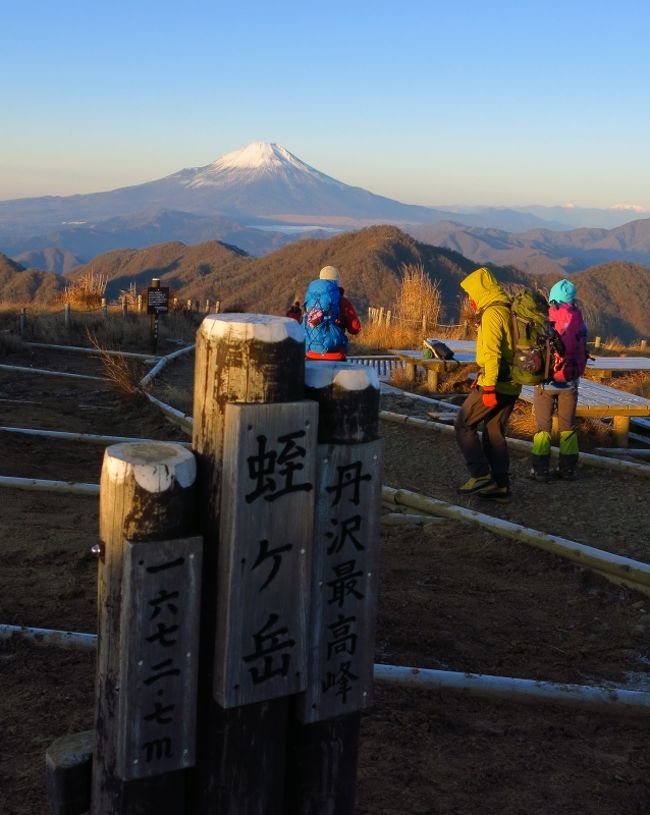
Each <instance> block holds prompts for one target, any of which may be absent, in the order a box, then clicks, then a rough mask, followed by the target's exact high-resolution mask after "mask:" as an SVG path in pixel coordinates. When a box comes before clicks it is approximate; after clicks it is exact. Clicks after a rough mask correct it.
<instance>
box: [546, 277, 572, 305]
mask: <svg viewBox="0 0 650 815" xmlns="http://www.w3.org/2000/svg"><path fill="white" fill-rule="evenodd" d="M575 299H576V287H575V286H574V285H573V283H572V282H571V281H570V280H567V279H566V278H565V279H564V280H559V281H558V282H557V283H556V284H555V285H554V286H553V288H552V289H551V291H550V292H549V295H548V301H549V303H552V302H556V303H573V301H574V300H575Z"/></svg>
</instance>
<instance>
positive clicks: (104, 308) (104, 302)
mask: <svg viewBox="0 0 650 815" xmlns="http://www.w3.org/2000/svg"><path fill="white" fill-rule="evenodd" d="M102 314H103V315H104V319H107V318H108V301H107V300H106V298H105V297H102Z"/></svg>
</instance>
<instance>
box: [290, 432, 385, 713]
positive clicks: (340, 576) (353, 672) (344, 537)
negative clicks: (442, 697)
mask: <svg viewBox="0 0 650 815" xmlns="http://www.w3.org/2000/svg"><path fill="white" fill-rule="evenodd" d="M381 449H382V442H381V441H379V440H377V441H374V442H368V443H367V444H355V445H345V446H344V445H319V446H318V453H317V458H318V471H317V478H316V483H317V487H318V504H317V508H316V524H315V532H314V563H313V566H312V606H311V615H310V629H311V630H310V641H311V644H312V648H311V652H310V663H309V667H308V672H309V684H308V687H307V690H306V692H305V693H304V695H303V697H302V700H301V701H302V703H301V704H299V705H298V708H297V709H298V715H299V718H300V719H301V721H303V722H317V721H322V720H323V719H331V718H333V717H335V716H341V715H343V714H346V713H354V712H356V711H359V710H363V709H364V708H366V707H369V706H370V704H371V703H372V674H373V665H374V649H375V616H376V606H377V544H378V535H379V514H380V507H381V486H382V484H381Z"/></svg>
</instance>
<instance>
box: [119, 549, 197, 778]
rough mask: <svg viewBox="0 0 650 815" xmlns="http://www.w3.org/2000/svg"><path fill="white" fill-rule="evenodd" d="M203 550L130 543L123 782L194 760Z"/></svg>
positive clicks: (125, 588) (125, 582) (123, 632)
mask: <svg viewBox="0 0 650 815" xmlns="http://www.w3.org/2000/svg"><path fill="white" fill-rule="evenodd" d="M202 546H203V541H202V539H201V538H200V537H192V538H179V539H176V540H168V541H156V542H155V543H150V542H134V541H126V542H125V548H124V565H123V573H122V598H123V599H122V614H121V616H122V619H121V621H120V652H121V659H120V677H119V687H120V693H119V707H118V720H119V724H118V728H117V730H118V744H117V759H116V770H117V774H118V775H119V777H120V778H122V779H123V780H125V781H130V780H132V779H134V778H145V777H147V776H152V775H159V774H161V773H165V772H171V771H172V770H181V769H184V768H186V767H191V766H192V765H193V763H194V756H195V735H196V682H197V670H198V650H199V647H198V646H199V599H200V591H201V581H200V577H201V558H202Z"/></svg>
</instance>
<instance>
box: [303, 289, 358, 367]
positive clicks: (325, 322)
mask: <svg viewBox="0 0 650 815" xmlns="http://www.w3.org/2000/svg"><path fill="white" fill-rule="evenodd" d="M340 313H341V292H340V289H339V286H338V283H337V282H336V281H334V280H320V279H318V280H312V282H311V283H310V284H309V286H307V293H306V294H305V315H304V318H303V326H304V328H305V338H306V339H305V350H307V351H313V352H316V353H319V354H328V353H332V352H334V351H345V349H346V348H347V344H348V338H347V337H346V336H345V331H344V330H343V328H342V327H341V326H340V325H338V320H339V316H340Z"/></svg>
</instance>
